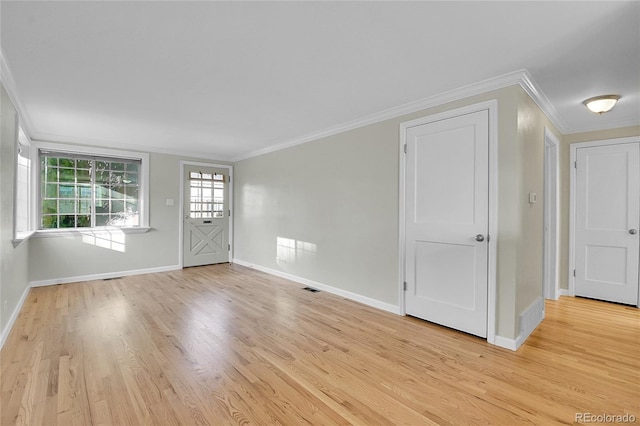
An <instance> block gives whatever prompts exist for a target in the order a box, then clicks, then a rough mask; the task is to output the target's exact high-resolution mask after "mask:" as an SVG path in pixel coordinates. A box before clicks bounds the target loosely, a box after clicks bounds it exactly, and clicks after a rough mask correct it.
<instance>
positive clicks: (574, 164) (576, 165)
mask: <svg viewBox="0 0 640 426" xmlns="http://www.w3.org/2000/svg"><path fill="white" fill-rule="evenodd" d="M573 168H574V169H577V168H578V162H577V161H574V162H573Z"/></svg>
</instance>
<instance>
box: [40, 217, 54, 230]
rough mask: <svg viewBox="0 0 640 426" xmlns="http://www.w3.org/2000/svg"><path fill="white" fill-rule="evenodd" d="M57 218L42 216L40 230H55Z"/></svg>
mask: <svg viewBox="0 0 640 426" xmlns="http://www.w3.org/2000/svg"><path fill="white" fill-rule="evenodd" d="M57 227H58V216H42V228H44V229H48V228H57Z"/></svg>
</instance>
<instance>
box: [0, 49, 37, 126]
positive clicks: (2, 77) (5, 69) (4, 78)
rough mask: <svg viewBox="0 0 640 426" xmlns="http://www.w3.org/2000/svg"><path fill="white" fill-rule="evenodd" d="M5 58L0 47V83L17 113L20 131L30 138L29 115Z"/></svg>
mask: <svg viewBox="0 0 640 426" xmlns="http://www.w3.org/2000/svg"><path fill="white" fill-rule="evenodd" d="M5 57H6V56H5V54H4V51H3V50H2V48H1V47H0V81H1V82H2V85H3V86H4V89H5V90H6V91H7V94H8V95H9V99H11V102H12V103H13V106H14V107H15V108H16V110H17V111H18V117H19V119H20V127H22V130H24V132H25V133H26V135H27V136H29V137H31V132H32V130H33V126H32V124H31V123H32V122H31V119H30V118H29V114H27V110H26V108H25V107H24V105H23V104H22V102H21V101H20V96H19V95H18V89H17V87H16V82H15V80H14V79H13V73H12V72H11V68H9V64H7V61H6V60H5Z"/></svg>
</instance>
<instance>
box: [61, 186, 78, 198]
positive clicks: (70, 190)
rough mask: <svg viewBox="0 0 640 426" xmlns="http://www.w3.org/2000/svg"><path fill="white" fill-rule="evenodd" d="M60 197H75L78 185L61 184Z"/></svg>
mask: <svg viewBox="0 0 640 426" xmlns="http://www.w3.org/2000/svg"><path fill="white" fill-rule="evenodd" d="M59 191H60V198H75V197H76V187H75V186H73V185H60V188H59Z"/></svg>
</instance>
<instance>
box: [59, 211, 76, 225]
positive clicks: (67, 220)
mask: <svg viewBox="0 0 640 426" xmlns="http://www.w3.org/2000/svg"><path fill="white" fill-rule="evenodd" d="M75 227H76V217H75V216H74V215H72V214H69V215H64V216H62V215H61V216H60V228H75Z"/></svg>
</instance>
